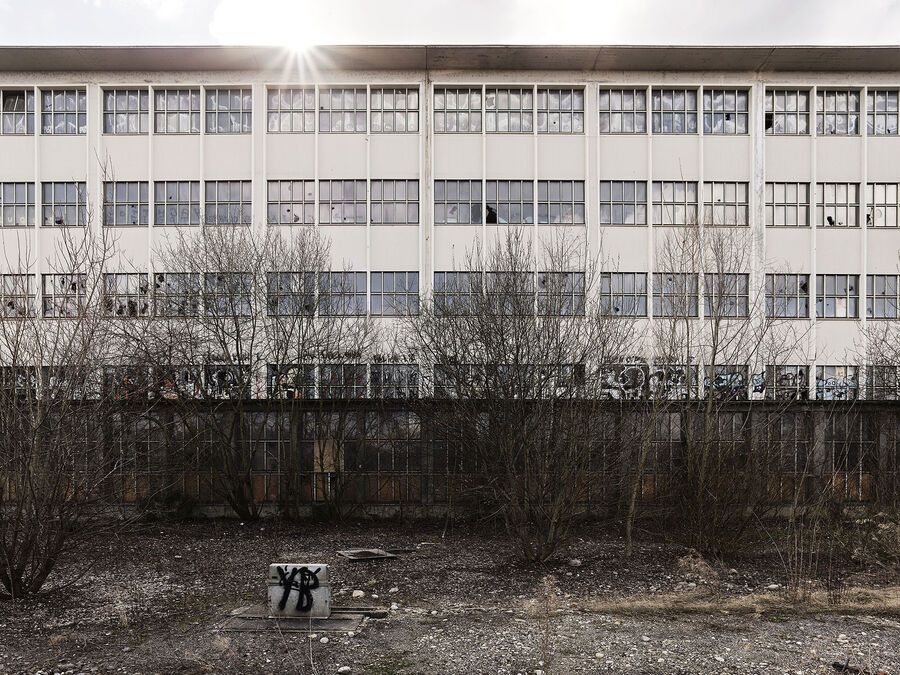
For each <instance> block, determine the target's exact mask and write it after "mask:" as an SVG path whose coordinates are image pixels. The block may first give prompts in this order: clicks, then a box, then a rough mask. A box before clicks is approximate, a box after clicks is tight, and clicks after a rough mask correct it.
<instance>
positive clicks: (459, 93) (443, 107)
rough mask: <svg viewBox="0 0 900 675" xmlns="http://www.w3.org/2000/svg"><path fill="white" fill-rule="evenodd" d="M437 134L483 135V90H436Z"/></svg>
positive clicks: (435, 119)
mask: <svg viewBox="0 0 900 675" xmlns="http://www.w3.org/2000/svg"><path fill="white" fill-rule="evenodd" d="M434 130H435V132H436V133H453V132H459V133H481V89H480V88H477V89H475V88H472V89H468V88H465V89H446V88H444V89H435V90H434Z"/></svg>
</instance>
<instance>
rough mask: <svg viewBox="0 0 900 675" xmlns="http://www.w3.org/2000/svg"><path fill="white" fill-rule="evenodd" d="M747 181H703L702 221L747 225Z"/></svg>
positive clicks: (709, 223) (715, 223)
mask: <svg viewBox="0 0 900 675" xmlns="http://www.w3.org/2000/svg"><path fill="white" fill-rule="evenodd" d="M748 193H749V186H748V184H747V183H732V182H727V183H719V182H716V183H703V221H704V223H705V224H707V225H747V224H748V222H749V221H748V206H747V203H748V202H747V199H748V197H747V195H748Z"/></svg>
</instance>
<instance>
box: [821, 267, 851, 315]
mask: <svg viewBox="0 0 900 675" xmlns="http://www.w3.org/2000/svg"><path fill="white" fill-rule="evenodd" d="M816 316H817V317H818V318H820V319H856V318H858V317H859V276H858V275H856V274H817V275H816Z"/></svg>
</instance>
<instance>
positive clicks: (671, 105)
mask: <svg viewBox="0 0 900 675" xmlns="http://www.w3.org/2000/svg"><path fill="white" fill-rule="evenodd" d="M652 102H653V133H654V134H696V133H697V92H696V91H694V90H693V89H654V90H653V96H652Z"/></svg>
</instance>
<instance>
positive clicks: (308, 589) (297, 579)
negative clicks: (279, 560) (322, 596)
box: [276, 566, 322, 612]
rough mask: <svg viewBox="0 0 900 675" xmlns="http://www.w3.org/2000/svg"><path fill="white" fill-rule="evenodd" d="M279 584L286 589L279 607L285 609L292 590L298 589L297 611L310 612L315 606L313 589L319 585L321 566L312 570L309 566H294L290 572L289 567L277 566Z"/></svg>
mask: <svg viewBox="0 0 900 675" xmlns="http://www.w3.org/2000/svg"><path fill="white" fill-rule="evenodd" d="M276 569H277V570H278V585H279V586H281V587H282V588H283V589H284V590H283V591H282V593H281V600H280V601H279V602H278V609H280V610H282V611H283V610H284V608H285V607H287V602H288V598H289V597H290V595H291V591H293V590H294V589H296V590H297V611H300V612H308V611H309V610H311V609H312V606H313V596H312V591H313V590H314V589H316V588H318V587H319V577H318V574H319V571H320V570H321V569H322V568H321V567H317V568H316V569H315V570H311V569H309V568H308V567H292V568H290V573H288V568H287V567H286V566H285V567H281V566H279V567H277V568H276Z"/></svg>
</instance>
